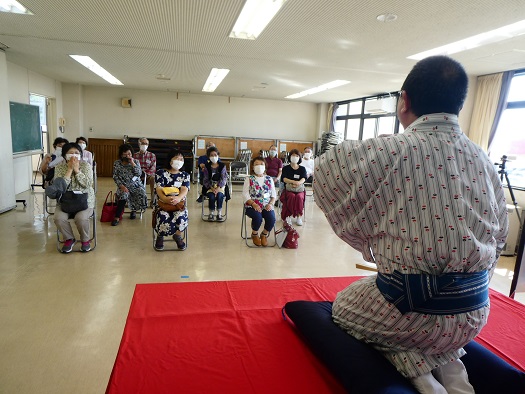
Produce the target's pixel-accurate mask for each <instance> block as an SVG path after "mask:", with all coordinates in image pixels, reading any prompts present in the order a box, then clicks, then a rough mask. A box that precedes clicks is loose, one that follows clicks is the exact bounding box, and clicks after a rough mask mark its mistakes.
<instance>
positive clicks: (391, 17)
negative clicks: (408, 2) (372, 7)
mask: <svg viewBox="0 0 525 394" xmlns="http://www.w3.org/2000/svg"><path fill="white" fill-rule="evenodd" d="M376 19H377V20H378V21H379V22H384V23H386V22H393V21H395V20H396V19H397V15H396V14H391V13H386V14H381V15H378V16H377V18H376Z"/></svg>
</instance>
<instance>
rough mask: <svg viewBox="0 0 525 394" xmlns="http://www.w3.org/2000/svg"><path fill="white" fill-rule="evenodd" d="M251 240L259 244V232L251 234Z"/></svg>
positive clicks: (256, 244)
mask: <svg viewBox="0 0 525 394" xmlns="http://www.w3.org/2000/svg"><path fill="white" fill-rule="evenodd" d="M252 241H253V244H254V245H255V246H261V239H260V238H259V234H252Z"/></svg>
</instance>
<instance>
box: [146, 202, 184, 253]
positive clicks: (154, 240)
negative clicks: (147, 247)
mask: <svg viewBox="0 0 525 394" xmlns="http://www.w3.org/2000/svg"><path fill="white" fill-rule="evenodd" d="M152 215H153V219H152V227H153V229H152V233H153V243H152V246H153V249H155V242H156V241H157V236H158V234H157V231H156V230H155V227H156V226H157V212H156V210H155V209H154V210H153V213H152ZM182 240H183V241H184V243H185V244H186V248H188V226H186V228H185V229H184V231H183V232H182ZM166 242H168V243H170V242H173V243H175V240H174V239H173V237H172V236H170V237H164V249H162V250H157V249H155V251H157V252H165V251H177V252H182V251H183V250H182V249H179V248H178V247H177V246H175V248H172V247H170V248H169V249H166ZM175 245H177V244H176V243H175Z"/></svg>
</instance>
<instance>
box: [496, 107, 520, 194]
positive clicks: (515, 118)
mask: <svg viewBox="0 0 525 394" xmlns="http://www.w3.org/2000/svg"><path fill="white" fill-rule="evenodd" d="M523 119H525V108H516V109H507V110H505V111H504V112H503V115H502V116H501V120H500V122H499V125H498V129H497V131H496V135H495V136H494V141H493V142H492V145H491V146H490V158H491V159H493V160H494V162H496V161H497V162H499V163H501V160H500V159H501V157H502V156H503V155H506V156H508V158H509V161H508V163H507V164H506V170H507V172H508V176H509V181H510V183H511V185H512V186H515V187H525V139H523V135H524V132H525V125H524V123H523Z"/></svg>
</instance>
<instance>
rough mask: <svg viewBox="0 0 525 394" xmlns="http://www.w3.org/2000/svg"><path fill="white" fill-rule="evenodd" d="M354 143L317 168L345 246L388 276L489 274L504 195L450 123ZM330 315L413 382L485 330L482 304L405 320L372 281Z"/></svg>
mask: <svg viewBox="0 0 525 394" xmlns="http://www.w3.org/2000/svg"><path fill="white" fill-rule="evenodd" d="M353 145H354V144H352V143H351V142H343V143H342V144H339V145H337V146H336V147H335V148H334V149H332V150H331V151H329V152H327V153H326V154H324V155H322V156H321V157H320V158H319V159H317V160H316V167H315V176H314V179H315V181H314V190H315V193H316V199H315V201H316V203H317V204H318V205H319V207H320V208H321V209H322V210H323V212H324V213H325V216H326V218H327V220H328V222H329V223H330V225H331V226H332V228H333V230H334V231H335V233H336V234H337V235H338V236H339V237H340V238H341V239H342V240H344V241H345V242H347V243H348V244H349V245H351V246H352V247H353V248H355V249H357V250H359V251H361V252H362V254H363V257H364V259H365V260H366V261H374V262H375V263H376V264H377V268H378V271H379V272H380V273H382V274H386V275H390V274H392V273H393V272H394V270H396V271H398V272H401V273H402V274H422V273H426V274H431V275H438V276H439V275H441V274H445V273H476V272H481V271H487V272H488V274H489V278H490V277H492V274H493V272H494V269H495V267H496V262H497V259H498V257H499V253H500V251H501V249H502V248H503V246H504V244H505V239H506V236H507V230H508V218H507V209H506V203H505V198H504V193H503V188H502V185H501V182H500V180H499V178H498V174H497V171H496V169H495V168H494V165H493V164H492V163H491V161H490V159H489V158H488V157H487V155H486V154H485V153H484V152H483V151H482V150H481V149H480V148H479V147H478V146H476V145H475V144H474V143H472V142H471V141H470V140H469V139H468V138H467V137H466V136H465V135H464V134H463V133H462V132H461V130H460V128H459V124H458V121H457V116H455V115H450V114H444V113H439V114H431V115H426V116H422V117H420V118H418V119H417V120H416V121H415V122H414V123H412V124H411V125H410V126H409V127H408V128H407V129H406V131H405V133H404V134H400V135H395V136H389V137H383V138H375V139H369V140H365V141H362V143H361V144H360V145H358V146H353ZM332 313H333V318H334V321H335V322H336V323H337V324H338V325H339V326H341V327H342V328H343V329H344V330H346V331H347V332H348V333H349V334H350V335H352V336H354V337H356V338H357V339H359V340H362V341H364V342H367V343H369V344H371V345H372V346H373V347H375V348H376V349H377V350H379V351H381V352H382V353H383V355H384V356H385V357H386V358H387V359H388V360H389V361H390V362H392V363H393V364H394V366H395V367H396V368H397V369H398V371H399V372H401V373H402V374H403V375H404V376H405V377H410V378H412V377H417V376H420V375H422V374H425V373H427V372H429V371H431V370H432V369H435V368H437V367H439V366H442V365H445V364H447V363H448V362H449V361H452V360H456V359H458V358H459V357H461V356H462V355H464V354H465V351H464V350H463V348H462V347H463V346H464V345H465V344H467V343H468V342H469V341H471V340H472V339H473V338H474V337H475V336H476V335H477V334H478V333H479V332H480V331H481V329H482V328H483V326H484V325H485V324H486V322H487V318H488V314H489V305H487V306H485V307H481V308H479V309H476V310H473V311H471V312H465V313H457V314H441V315H440V314H426V313H418V312H414V311H408V312H406V313H404V314H402V313H401V312H400V311H399V310H398V309H397V308H396V306H395V305H393V304H391V303H389V302H387V301H386V299H385V298H384V296H383V294H382V293H381V292H380V291H379V290H378V287H377V285H376V276H371V277H367V278H364V279H362V280H360V281H357V282H355V283H353V284H351V285H350V286H348V287H347V288H346V289H344V290H343V291H341V292H340V293H339V294H338V295H337V298H336V300H335V302H334V305H333V310H332ZM445 313H446V312H445Z"/></svg>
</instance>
